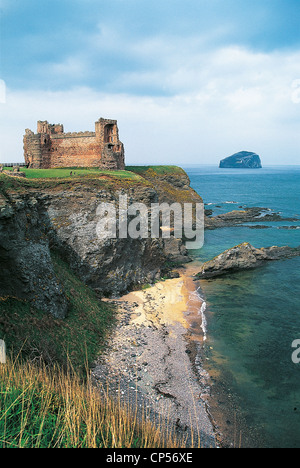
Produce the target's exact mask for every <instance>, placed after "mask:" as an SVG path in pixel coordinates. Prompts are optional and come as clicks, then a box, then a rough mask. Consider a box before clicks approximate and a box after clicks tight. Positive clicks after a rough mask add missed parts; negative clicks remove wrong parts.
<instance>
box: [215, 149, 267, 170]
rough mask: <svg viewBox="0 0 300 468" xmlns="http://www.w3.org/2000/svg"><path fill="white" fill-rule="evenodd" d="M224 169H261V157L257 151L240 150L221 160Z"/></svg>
mask: <svg viewBox="0 0 300 468" xmlns="http://www.w3.org/2000/svg"><path fill="white" fill-rule="evenodd" d="M220 168H222V169H261V168H262V164H261V160H260V157H259V156H258V154H256V153H251V152H249V151H240V152H239V153H236V154H233V155H232V156H229V157H228V158H225V159H223V160H222V161H221V162H220Z"/></svg>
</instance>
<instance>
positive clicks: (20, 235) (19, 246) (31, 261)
mask: <svg viewBox="0 0 300 468" xmlns="http://www.w3.org/2000/svg"><path fill="white" fill-rule="evenodd" d="M42 212H43V210H42V209H41V207H39V206H38V201H37V200H36V198H34V197H31V196H28V197H27V196H25V197H15V198H14V199H11V200H7V199H5V198H3V197H1V198H0V265H1V268H0V295H1V296H13V297H17V298H19V299H25V300H27V301H30V302H31V303H32V305H33V306H34V307H36V308H37V309H41V310H43V311H45V312H48V313H51V314H52V315H54V316H55V317H58V318H64V317H65V316H66V314H67V310H68V301H67V299H66V297H65V295H64V289H63V286H62V285H61V284H60V283H59V282H58V280H57V278H56V275H55V273H54V269H53V265H52V260H51V255H50V250H49V240H48V238H47V236H46V224H45V222H44V216H43V214H42Z"/></svg>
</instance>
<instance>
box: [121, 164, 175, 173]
mask: <svg viewBox="0 0 300 468" xmlns="http://www.w3.org/2000/svg"><path fill="white" fill-rule="evenodd" d="M126 171H131V172H135V173H136V174H144V173H146V172H149V171H150V173H152V174H153V172H155V173H156V174H158V175H164V174H184V170H183V169H181V167H179V166H126Z"/></svg>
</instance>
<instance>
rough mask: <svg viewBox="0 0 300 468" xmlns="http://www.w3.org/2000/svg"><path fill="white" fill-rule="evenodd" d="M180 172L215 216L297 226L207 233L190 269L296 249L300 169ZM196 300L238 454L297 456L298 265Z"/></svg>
mask: <svg viewBox="0 0 300 468" xmlns="http://www.w3.org/2000/svg"><path fill="white" fill-rule="evenodd" d="M183 168H184V169H185V171H186V172H187V173H188V175H189V177H190V180H191V186H192V187H193V188H194V189H195V190H196V191H197V192H198V193H199V195H201V197H202V198H203V201H204V203H205V205H206V208H207V209H211V210H213V215H217V214H220V213H225V212H228V211H232V210H239V209H243V208H245V207H261V208H268V209H271V210H273V211H275V212H279V213H280V214H281V216H282V217H285V218H296V219H297V221H280V222H266V221H263V222H262V223H261V224H263V225H264V226H267V228H266V229H257V228H256V227H254V226H255V225H257V224H258V223H250V224H248V225H245V226H243V227H241V226H236V227H230V228H221V229H217V230H213V231H206V232H205V244H204V247H203V248H202V249H201V250H198V251H191V252H192V253H193V256H194V259H195V261H201V262H203V261H207V260H209V259H211V258H213V257H215V256H216V255H218V254H220V253H222V252H223V251H224V250H226V249H229V248H231V247H234V246H236V245H238V244H240V243H242V242H250V243H251V244H252V245H253V246H254V247H257V248H259V247H270V246H273V245H277V246H285V245H288V246H291V247H297V246H300V166H276V167H275V166H274V167H271V166H270V167H265V168H263V169H253V170H252V169H219V168H218V167H215V166H187V167H185V166H183ZM291 227H293V229H291ZM201 294H202V296H203V299H204V301H205V310H202V311H201V313H204V314H205V316H204V317H203V318H204V319H205V333H206V341H205V342H204V344H203V346H204V347H205V356H206V357H205V363H206V366H207V370H208V372H209V373H211V375H212V376H214V377H213V378H214V380H215V385H216V386H217V387H218V385H219V387H220V388H221V387H222V389H223V392H225V393H227V400H226V399H224V398H223V397H222V395H221V393H220V394H219V395H217V398H219V402H218V401H217V405H216V406H219V410H220V411H222V405H223V407H224V413H225V410H226V411H227V413H226V414H227V421H226V422H225V423H224V424H225V425H226V424H227V425H228V427H229V428H230V427H231V431H233V432H234V437H235V442H234V444H235V446H236V447H238V446H241V447H243V446H248V447H255V448H300V364H297V360H295V359H293V358H294V357H295V351H297V348H294V347H293V345H294V346H295V343H294V342H295V340H300V257H296V258H293V259H286V260H281V261H275V262H271V263H268V264H265V265H263V266H262V267H260V268H258V269H254V270H249V271H244V272H238V273H235V274H230V275H227V276H224V277H220V278H218V279H213V280H205V281H201ZM298 347H299V344H298ZM293 353H294V354H293ZM296 356H297V353H296ZM298 356H300V353H298ZM225 400H226V401H225ZM237 420H239V421H242V422H243V423H241V426H240V427H239V426H238V424H237V423H236V421H237Z"/></svg>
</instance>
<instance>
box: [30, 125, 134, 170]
mask: <svg viewBox="0 0 300 468" xmlns="http://www.w3.org/2000/svg"><path fill="white" fill-rule="evenodd" d="M24 157H25V162H26V164H27V166H28V167H30V168H33V169H51V168H58V167H98V168H100V169H107V170H123V169H124V168H125V162H124V159H125V157H124V145H123V143H122V142H121V141H120V140H119V130H118V126H117V121H116V120H109V119H103V118H101V119H99V120H98V121H97V122H96V123H95V132H79V133H64V127H63V125H61V124H54V125H53V124H49V123H48V122H47V121H38V123H37V133H33V132H32V131H31V130H29V129H26V130H25V135H24Z"/></svg>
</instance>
